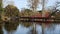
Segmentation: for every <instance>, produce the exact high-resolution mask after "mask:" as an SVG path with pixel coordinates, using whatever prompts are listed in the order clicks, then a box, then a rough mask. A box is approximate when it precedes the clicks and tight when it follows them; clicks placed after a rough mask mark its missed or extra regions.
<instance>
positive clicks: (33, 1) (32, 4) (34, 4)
mask: <svg viewBox="0 0 60 34" xmlns="http://www.w3.org/2000/svg"><path fill="white" fill-rule="evenodd" d="M28 2H29V6H30V8H31V9H32V11H36V9H37V7H38V5H39V3H40V0H28Z"/></svg>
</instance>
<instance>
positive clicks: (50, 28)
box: [47, 23, 56, 30]
mask: <svg viewBox="0 0 60 34" xmlns="http://www.w3.org/2000/svg"><path fill="white" fill-rule="evenodd" d="M55 27H56V25H55V24H54V23H52V24H50V25H48V27H47V28H48V29H47V30H54V29H55Z"/></svg>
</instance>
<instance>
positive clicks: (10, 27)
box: [5, 22, 19, 32]
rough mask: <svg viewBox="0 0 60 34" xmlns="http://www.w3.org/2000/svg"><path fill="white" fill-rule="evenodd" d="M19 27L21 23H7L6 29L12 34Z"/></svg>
mask: <svg viewBox="0 0 60 34" xmlns="http://www.w3.org/2000/svg"><path fill="white" fill-rule="evenodd" d="M18 25H19V23H9V22H6V23H5V29H6V30H7V31H8V32H10V31H14V30H16V29H17V26H18Z"/></svg>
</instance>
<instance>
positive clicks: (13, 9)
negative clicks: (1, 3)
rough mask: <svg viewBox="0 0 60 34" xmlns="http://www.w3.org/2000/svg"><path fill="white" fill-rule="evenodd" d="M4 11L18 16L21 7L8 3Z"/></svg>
mask: <svg viewBox="0 0 60 34" xmlns="http://www.w3.org/2000/svg"><path fill="white" fill-rule="evenodd" d="M4 12H5V16H8V17H14V16H18V14H19V9H17V8H16V7H15V6H13V5H8V6H6V7H5V9H4Z"/></svg>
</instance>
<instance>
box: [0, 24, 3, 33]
mask: <svg viewBox="0 0 60 34" xmlns="http://www.w3.org/2000/svg"><path fill="white" fill-rule="evenodd" d="M2 26H3V25H2V24H1V23H0V34H3V30H2Z"/></svg>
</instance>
